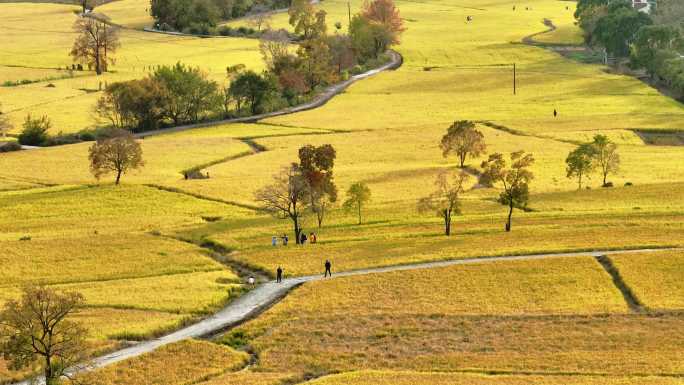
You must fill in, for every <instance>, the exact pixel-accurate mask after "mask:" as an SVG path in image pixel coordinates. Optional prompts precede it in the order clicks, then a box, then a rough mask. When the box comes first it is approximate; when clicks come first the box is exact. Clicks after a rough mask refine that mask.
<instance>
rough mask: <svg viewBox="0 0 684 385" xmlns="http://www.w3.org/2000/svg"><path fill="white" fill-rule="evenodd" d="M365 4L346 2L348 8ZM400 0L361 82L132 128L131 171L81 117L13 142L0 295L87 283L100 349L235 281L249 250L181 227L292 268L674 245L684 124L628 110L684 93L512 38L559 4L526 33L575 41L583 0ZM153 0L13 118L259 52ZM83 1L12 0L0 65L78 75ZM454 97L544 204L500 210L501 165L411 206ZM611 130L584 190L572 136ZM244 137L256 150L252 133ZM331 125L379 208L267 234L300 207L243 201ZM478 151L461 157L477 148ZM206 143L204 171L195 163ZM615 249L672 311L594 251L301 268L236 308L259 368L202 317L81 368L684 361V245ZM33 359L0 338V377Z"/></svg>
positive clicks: (321, 374) (398, 378) (151, 373)
mask: <svg viewBox="0 0 684 385" xmlns="http://www.w3.org/2000/svg"><path fill="white" fill-rule="evenodd" d="M360 4H361V2H360V1H354V2H352V3H351V6H352V10H354V9H356V8H358V7H359V6H360ZM514 4H515V5H516V10H515V11H514V10H513V9H512V7H513V5H514ZM397 5H398V7H399V8H400V10H401V13H402V16H403V18H404V21H405V24H406V27H407V31H406V32H405V34H404V35H403V37H402V44H401V45H400V46H398V47H397V50H398V51H399V52H400V53H401V54H402V55H403V56H404V60H405V61H404V64H403V66H402V67H401V68H400V69H399V70H397V71H391V72H386V73H382V74H379V75H377V76H375V77H373V78H370V79H366V80H364V81H361V82H358V83H356V84H355V85H353V86H352V87H350V88H349V89H347V90H346V91H345V92H344V93H342V94H341V95H338V96H337V97H335V98H334V99H333V100H331V101H330V102H329V103H327V104H326V105H325V106H323V107H321V108H318V109H315V110H310V111H307V112H302V113H297V114H293V115H287V116H281V117H277V118H272V119H268V120H266V121H263V122H260V123H258V124H234V125H218V126H215V127H207V128H202V129H196V130H189V131H183V132H176V133H172V134H165V135H160V136H154V137H147V138H145V139H142V140H140V143H141V145H142V148H143V158H144V160H145V162H146V164H145V166H144V167H143V168H142V169H140V170H138V171H135V172H132V173H131V174H127V175H125V176H124V177H123V179H122V181H123V182H122V183H123V185H122V186H119V187H115V186H113V185H112V184H111V182H112V178H111V177H107V178H104V179H103V180H101V181H96V180H95V179H94V178H93V177H92V175H91V174H90V172H89V167H88V160H87V153H88V147H89V146H90V143H82V144H75V145H69V146H61V147H52V148H45V149H38V150H32V151H21V152H15V153H6V154H0V265H1V266H3V270H2V271H3V273H2V275H0V278H1V279H0V303H3V302H4V301H6V300H8V299H10V298H16V296H17V295H19V289H20V287H21V286H22V285H24V284H26V283H28V282H41V283H45V284H48V285H52V286H54V287H56V288H59V289H65V290H76V291H79V292H81V293H83V294H84V295H85V297H86V306H85V308H84V309H82V310H81V311H80V312H79V313H78V314H76V315H75V316H74V317H75V318H76V319H79V320H81V321H82V322H83V323H84V324H85V325H86V326H87V327H88V329H89V333H90V337H91V341H92V344H93V349H98V350H102V349H112V348H114V347H115V346H116V345H117V344H119V343H120V341H121V340H140V339H144V338H150V337H151V336H154V335H157V334H159V333H162V332H164V331H168V330H171V329H173V328H177V327H179V326H180V325H182V324H184V323H186V322H188V321H189V320H194V319H197V318H198V317H202V316H204V315H206V314H208V313H210V312H213V311H215V310H216V309H217V308H219V307H220V306H222V305H223V304H225V302H226V301H229V300H230V299H231V298H233V297H234V296H235V295H238V294H239V293H240V291H241V290H242V286H241V285H240V279H239V277H238V276H237V275H236V273H234V272H233V271H231V270H230V269H228V268H226V267H225V266H224V265H222V264H220V263H219V262H216V261H215V260H214V259H212V258H211V255H210V254H209V252H208V251H207V250H205V249H202V248H200V247H198V246H196V245H194V244H191V243H187V242H184V241H180V240H179V239H185V240H190V241H193V242H195V243H200V242H202V241H204V240H207V239H208V240H213V241H215V242H217V243H220V244H222V245H224V246H226V247H227V248H228V249H230V250H235V251H236V253H235V254H233V255H231V258H233V259H235V260H237V261H239V262H244V263H245V264H247V265H252V266H256V267H259V268H263V269H267V270H269V271H273V270H274V269H275V268H276V267H277V266H283V267H284V268H285V274H286V276H296V275H303V274H313V273H321V272H322V270H323V269H322V268H323V261H324V260H325V259H330V260H331V261H332V263H333V272H334V273H335V272H338V271H343V270H350V269H359V268H366V267H373V266H387V265H396V264H406V263H414V262H425V261H435V260H445V259H458V258H468V257H481V256H496V255H511V254H528V253H547V252H564V251H588V250H593V249H626V248H644V247H654V248H662V247H684V238H683V237H682V234H684V203H682V202H684V188H683V187H684V168H683V167H682V164H684V147H676V146H648V145H645V144H644V142H643V141H642V140H641V139H640V138H639V136H638V135H637V134H635V132H634V131H633V130H634V129H658V130H665V131H668V130H682V129H684V114H683V112H684V108H683V106H682V104H680V103H678V102H676V101H674V100H673V99H670V98H668V97H666V96H663V95H661V94H660V93H658V92H657V91H656V90H654V89H652V88H650V87H648V86H647V85H645V84H644V83H642V82H640V81H638V80H636V79H634V78H631V77H627V76H622V75H617V74H613V73H610V72H609V71H606V70H605V68H604V67H603V66H599V65H589V64H581V63H578V62H575V61H572V60H569V59H566V58H563V57H562V56H560V55H558V54H556V53H554V52H552V51H550V50H545V49H543V48H539V47H533V46H528V45H525V44H522V43H521V40H522V39H523V38H524V37H526V36H529V35H532V34H535V33H537V32H541V31H544V30H546V29H547V27H546V26H545V25H544V24H543V20H544V19H549V20H551V21H553V23H554V24H555V25H556V26H558V29H557V30H555V31H553V32H550V33H546V34H541V35H536V36H535V37H534V39H535V40H536V41H537V42H540V43H549V44H577V43H578V42H579V40H580V32H579V30H578V29H577V27H576V26H575V25H574V19H573V17H572V13H573V12H574V6H573V4H572V3H569V2H561V1H554V0H527V1H525V2H522V3H520V2H517V1H512V0H486V1H485V0H471V1H467V2H464V1H461V0H449V1H446V0H428V1H424V2H411V1H404V0H397ZM568 6H569V9H566V7H568ZM147 7H149V2H147V1H143V0H121V1H116V2H111V3H109V4H106V5H103V6H101V7H99V8H98V11H101V12H103V13H105V14H107V15H108V16H110V17H111V18H112V20H113V21H114V22H116V23H119V24H122V25H125V26H126V27H128V28H129V29H125V30H123V31H122V35H121V37H122V48H121V50H120V51H119V53H118V54H117V63H116V65H114V66H113V67H112V69H113V71H112V72H111V73H108V74H105V75H103V76H100V77H97V76H95V75H94V74H93V73H91V72H88V71H84V72H76V73H75V74H74V75H75V77H74V78H65V79H55V80H49V81H43V82H37V83H33V84H29V85H23V86H17V87H0V102H1V103H2V105H3V109H4V112H8V113H9V116H10V118H11V120H12V121H13V122H14V123H15V126H16V128H15V130H14V131H13V133H14V134H16V133H18V132H19V129H20V126H21V122H22V121H23V118H24V116H25V115H26V114H27V113H32V114H33V115H40V114H47V115H48V116H49V117H50V118H51V119H52V121H53V123H54V128H53V133H57V132H59V131H63V132H73V131H78V130H79V129H82V128H86V127H93V126H95V125H96V124H98V123H97V121H96V120H95V118H94V116H93V114H92V111H91V110H92V106H93V105H94V103H95V101H96V99H97V98H98V97H99V95H100V92H99V90H100V87H101V85H103V86H104V85H105V84H107V83H110V82H113V81H118V80H126V79H134V78H140V77H143V76H145V75H146V74H147V73H148V72H149V70H150V67H151V66H154V65H158V64H173V63H175V62H176V61H182V62H183V63H185V64H189V65H197V66H200V67H201V68H203V69H204V70H206V71H207V72H208V73H209V74H210V77H211V78H212V79H215V80H217V81H219V82H221V83H223V82H225V76H224V74H225V67H226V66H227V65H232V64H237V63H244V64H246V65H247V66H248V67H249V68H252V69H256V70H260V69H262V68H263V64H262V63H261V58H260V55H259V52H258V49H257V46H258V43H257V41H256V40H251V39H195V38H187V37H175V36H166V35H158V34H150V33H145V32H142V31H141V30H140V29H141V28H142V27H143V26H145V25H149V23H150V18H149V16H148V15H147V12H146V9H147ZM320 7H321V8H323V9H325V10H326V11H327V12H328V22H329V23H330V25H331V28H330V30H331V31H332V30H333V29H334V28H333V27H332V25H333V24H334V23H335V22H337V21H340V22H342V24H343V25H346V17H347V3H346V2H344V1H341V0H325V1H324V2H322V4H321V5H320ZM525 7H528V8H530V9H529V10H525ZM77 9H78V7H75V6H68V5H58V4H34V3H1V4H0V25H1V26H2V27H0V29H2V32H3V33H2V34H0V47H2V49H0V83H2V82H4V81H17V80H19V81H20V80H23V79H29V80H39V79H44V78H49V77H61V76H63V75H64V74H65V71H63V70H61V68H64V67H65V66H66V65H69V64H71V59H70V58H69V56H68V51H69V49H70V47H71V44H72V42H73V38H74V34H73V32H72V31H71V25H72V23H73V21H74V20H75V14H74V11H75V10H77ZM467 16H472V17H473V22H471V23H466V22H465V19H466V17H467ZM245 22H246V21H245V20H241V21H236V22H233V23H231V24H233V25H237V24H242V23H245ZM272 25H273V26H275V27H280V26H282V27H287V16H286V15H285V14H281V15H277V16H275V17H274V18H273V20H272ZM288 28H289V27H288ZM513 63H515V64H516V68H517V71H518V73H517V80H518V83H517V86H518V88H517V95H515V96H514V95H513V94H512V64H513ZM48 82H49V83H52V84H54V85H55V87H54V88H53V87H46V86H47V83H48ZM554 109H557V110H558V112H559V116H558V117H556V118H554V117H553V114H552V112H553V110H554ZM461 119H471V120H474V121H477V122H478V129H479V130H481V131H482V133H483V134H484V136H485V139H486V141H487V144H488V152H489V153H492V152H506V153H507V152H511V151H516V150H521V149H523V150H526V151H529V152H531V153H533V154H534V156H535V159H536V163H535V165H534V166H533V167H532V170H533V172H534V174H535V179H534V181H533V183H532V185H531V193H532V196H531V201H530V206H529V209H530V210H529V211H528V212H523V211H520V210H516V212H515V214H514V217H513V231H512V232H511V233H508V234H507V233H505V232H504V229H503V228H504V220H505V215H506V209H505V208H504V207H502V206H500V205H499V204H498V203H496V202H495V198H496V196H497V195H498V191H497V190H496V189H485V188H475V186H474V182H475V181H474V179H473V180H471V183H469V185H468V187H469V190H468V191H467V192H466V193H465V194H464V195H463V214H462V215H459V216H457V217H456V218H455V220H454V225H453V231H454V234H453V235H452V236H451V237H449V238H447V237H445V236H443V235H442V227H441V226H442V225H441V222H440V219H439V218H438V217H436V216H431V215H425V214H419V213H418V211H417V209H416V201H417V200H418V199H420V198H422V197H424V196H426V195H428V194H429V193H430V192H431V190H432V189H433V187H432V186H433V182H434V179H435V177H436V175H437V174H438V172H440V171H441V170H444V169H448V168H453V167H454V165H455V160H454V159H444V158H443V157H442V156H441V151H440V149H439V140H440V138H441V136H442V135H443V134H444V133H445V131H446V129H447V127H448V126H449V125H450V124H451V123H452V122H453V121H454V120H461ZM482 122H492V123H494V124H496V125H498V126H499V127H500V128H499V129H497V128H492V127H490V126H486V125H484V124H482ZM596 133H602V134H605V135H607V136H609V137H610V138H611V139H612V140H614V141H615V142H616V143H618V145H619V152H620V155H621V159H622V167H621V169H620V171H619V172H618V173H617V174H616V175H613V176H611V177H610V178H609V179H610V180H611V181H613V182H614V184H615V186H616V187H615V188H612V189H602V188H600V187H599V184H600V180H599V178H598V175H595V174H594V175H592V178H591V179H590V180H589V181H588V184H589V186H590V187H591V189H590V190H582V191H576V183H575V181H573V180H569V179H567V178H566V177H565V164H564V160H565V158H566V156H567V153H568V152H569V151H570V150H571V149H573V148H574V146H575V145H576V144H577V143H579V142H582V141H589V140H591V138H592V137H593V135H595V134H596ZM248 140H254V141H255V142H256V143H258V144H259V145H260V146H264V147H265V148H266V151H263V152H256V151H255V150H254V148H253V147H251V146H250V144H249V141H248ZM328 143H329V144H332V145H333V146H334V147H335V149H336V150H337V159H336V164H335V180H336V183H337V185H338V187H339V190H340V197H339V198H340V201H343V200H344V199H345V198H346V197H345V191H346V190H347V188H348V187H349V186H350V185H351V184H352V183H354V182H357V181H364V182H366V183H367V184H368V185H369V186H370V188H371V190H372V201H371V203H370V205H369V206H368V207H367V210H366V211H365V213H364V224H363V225H361V226H358V225H356V222H355V221H356V218H355V216H354V215H353V214H352V213H347V212H344V211H343V210H341V208H340V207H339V206H338V207H335V208H333V209H332V210H331V212H330V213H329V216H328V217H327V219H326V222H325V224H324V227H323V228H321V229H317V228H316V227H315V221H314V219H313V218H311V217H307V218H305V219H304V229H305V231H306V232H307V233H308V232H310V231H316V233H317V234H318V239H319V243H318V244H316V245H307V246H305V247H295V246H294V245H292V246H288V247H287V248H284V247H277V248H273V247H272V246H271V245H270V240H271V236H273V235H280V234H283V233H284V232H288V233H291V226H290V223H289V222H287V221H281V220H277V219H273V218H270V217H267V216H265V215H263V214H260V213H257V212H255V211H253V210H251V209H248V208H245V206H246V207H249V206H251V205H254V204H255V202H254V192H255V191H256V190H258V189H259V188H261V187H263V186H264V185H266V184H268V183H270V181H271V176H272V175H273V174H274V173H276V172H277V171H278V170H279V168H280V167H281V166H284V165H287V164H289V163H290V162H292V161H295V160H296V157H297V150H298V148H299V147H300V146H302V145H304V144H314V145H320V144H328ZM484 158H485V157H484V156H483V157H480V158H478V159H468V161H467V163H468V164H469V165H471V166H474V167H475V168H477V167H478V166H479V164H480V163H481V161H482V160H483V159H484ZM191 168H200V169H201V170H202V171H203V172H205V173H209V175H210V178H209V179H203V180H185V179H184V177H183V171H184V170H187V169H191ZM628 182H629V183H631V184H633V186H630V187H627V186H625V184H626V183H628ZM471 187H473V188H471ZM164 189H166V190H164ZM168 190H171V191H168ZM22 238H23V239H24V240H20V239H22ZM29 238H30V240H29ZM611 259H612V260H613V261H614V263H615V265H616V266H617V268H618V270H619V271H620V274H621V275H622V277H623V278H624V280H625V282H626V284H627V285H628V286H629V287H630V288H631V289H632V290H633V292H634V293H635V294H636V296H637V297H638V298H639V299H640V300H641V301H642V302H643V303H644V304H645V306H646V307H647V308H649V309H651V310H653V311H657V312H659V313H658V314H655V313H651V312H646V313H643V314H633V313H630V311H629V308H628V307H627V305H626V303H625V301H624V298H623V297H622V294H621V293H620V291H619V290H618V289H617V288H616V287H615V286H614V284H613V282H612V280H611V277H610V276H609V275H608V274H607V273H606V272H605V271H604V270H603V269H602V267H601V266H600V265H599V264H598V263H597V262H596V261H595V260H594V259H592V258H590V257H579V258H574V259H565V258H558V259H550V260H545V261H517V262H514V261H507V262H506V263H503V262H502V263H480V264H476V265H468V266H454V267H449V268H443V269H436V270H424V271H414V272H401V273H389V274H380V275H372V276H365V277H354V278H344V279H336V280H330V281H325V282H316V283H311V284H306V285H304V286H302V287H300V288H298V289H296V290H294V291H293V292H292V293H290V295H289V296H288V297H287V298H286V299H284V300H283V302H281V303H279V304H277V305H275V306H274V307H273V308H271V309H270V310H268V311H267V312H266V313H264V314H263V315H262V316H260V317H258V318H257V319H255V320H253V321H250V322H249V323H247V324H245V325H243V326H241V327H240V328H239V329H238V331H243V332H245V333H246V335H247V337H248V341H247V343H248V344H249V347H250V348H252V349H254V351H255V352H256V353H258V360H257V361H256V362H255V365H253V366H251V367H250V368H249V370H241V369H242V368H244V367H245V365H246V364H247V362H248V360H249V359H250V357H249V356H248V355H247V354H246V353H243V352H237V351H233V350H230V349H228V348H226V347H224V346H219V345H214V344H212V343H210V342H206V341H188V342H183V343H180V344H175V345H171V346H167V347H165V348H162V349H161V350H158V351H156V352H153V353H151V354H149V355H145V356H143V357H140V358H138V359H133V360H129V361H125V362H122V363H120V364H118V365H115V366H112V367H109V368H105V369H103V370H100V371H98V372H96V373H94V374H93V375H91V376H88V377H87V378H88V379H89V381H91V382H90V383H93V384H102V385H131V384H136V385H140V384H164V385H173V384H179V385H180V384H203V385H245V384H256V385H282V384H294V383H299V382H304V381H305V380H309V379H311V382H310V383H311V384H312V385H314V384H315V385H336V384H351V385H366V384H368V385H370V384H378V385H383V384H393V385H395V384H396V385H403V384H414V383H431V384H437V385H442V384H444V385H446V384H453V385H481V384H482V385H484V384H494V385H496V384H501V385H519V384H520V385H521V384H548V385H561V384H563V385H585V384H587V385H588V384H592V385H594V384H600V385H633V384H634V385H636V384H644V383H648V384H657V385H661V384H662V385H670V384H681V383H682V380H681V375H682V373H684V366H683V363H682V360H681V355H682V351H681V346H682V345H684V339H683V337H682V335H681V330H683V329H684V319H683V318H682V316H681V310H682V309H684V307H683V304H682V300H681V299H682V295H683V294H684V291H683V290H684V288H683V287H682V285H681V282H682V278H684V276H683V275H682V268H681V265H682V263H681V261H682V254H681V252H680V251H663V252H658V253H648V254H646V253H644V254H630V255H622V256H613V257H611ZM218 342H225V340H223V339H219V341H218ZM252 358H253V357H252ZM436 372H443V373H436ZM494 373H496V374H497V375H493V374H494ZM523 374H524V375H523ZM668 376H672V377H668ZM677 376H678V377H677ZM20 377H21V373H19V374H18V373H15V372H9V371H7V370H6V368H5V363H4V361H2V360H0V383H3V382H7V381H9V380H10V379H13V378H20Z"/></svg>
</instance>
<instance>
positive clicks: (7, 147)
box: [0, 142, 21, 152]
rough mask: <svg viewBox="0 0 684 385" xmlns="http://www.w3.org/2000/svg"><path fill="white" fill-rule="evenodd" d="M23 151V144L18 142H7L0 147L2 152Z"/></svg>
mask: <svg viewBox="0 0 684 385" xmlns="http://www.w3.org/2000/svg"><path fill="white" fill-rule="evenodd" d="M19 150H21V144H19V143H17V142H7V143H5V144H3V145H0V152H12V151H19Z"/></svg>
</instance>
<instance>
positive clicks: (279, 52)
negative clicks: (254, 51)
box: [259, 29, 290, 70]
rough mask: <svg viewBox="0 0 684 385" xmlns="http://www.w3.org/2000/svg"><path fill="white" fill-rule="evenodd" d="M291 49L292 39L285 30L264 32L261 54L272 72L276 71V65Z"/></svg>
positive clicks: (260, 48)
mask: <svg viewBox="0 0 684 385" xmlns="http://www.w3.org/2000/svg"><path fill="white" fill-rule="evenodd" d="M289 49H290V37H289V36H288V35H287V31H285V30H284V29H279V30H277V31H272V30H271V31H267V32H264V34H263V35H261V38H260V39H259V52H261V56H262V57H263V59H264V62H265V63H266V66H267V67H268V68H270V69H271V70H273V69H275V64H276V63H278V62H279V61H280V59H281V58H283V57H285V56H287V55H288V54H289Z"/></svg>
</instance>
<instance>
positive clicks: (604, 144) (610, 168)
mask: <svg viewBox="0 0 684 385" xmlns="http://www.w3.org/2000/svg"><path fill="white" fill-rule="evenodd" d="M591 146H592V147H593V154H594V157H593V161H594V164H595V165H596V167H597V168H598V169H599V171H600V172H601V176H602V177H603V186H607V178H608V175H610V174H614V173H616V172H618V171H619V170H620V155H619V154H618V152H617V144H615V143H613V142H612V141H611V140H610V139H608V137H607V136H605V135H596V136H594V141H593V142H592V143H591Z"/></svg>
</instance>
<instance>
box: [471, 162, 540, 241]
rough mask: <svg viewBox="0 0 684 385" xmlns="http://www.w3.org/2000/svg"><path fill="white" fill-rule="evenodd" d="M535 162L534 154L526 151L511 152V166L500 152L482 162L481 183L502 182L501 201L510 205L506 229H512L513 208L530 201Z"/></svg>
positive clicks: (525, 204) (525, 205)
mask: <svg viewBox="0 0 684 385" xmlns="http://www.w3.org/2000/svg"><path fill="white" fill-rule="evenodd" d="M533 164H534V157H533V156H532V154H525V152H524V151H517V152H513V153H511V156H510V166H509V165H508V162H507V161H506V159H504V156H503V155H502V154H499V153H495V154H491V155H490V156H489V159H487V160H486V161H484V162H482V169H483V173H482V176H481V183H482V184H485V185H495V184H500V185H501V187H502V188H503V191H501V194H500V195H499V203H501V204H502V205H505V206H508V220H507V221H506V231H511V219H512V217H513V209H514V208H518V209H524V208H526V207H527V204H528V203H529V199H530V193H529V191H530V182H531V181H532V179H534V174H533V173H532V171H530V169H529V168H530V167H531V166H532V165H533Z"/></svg>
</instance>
